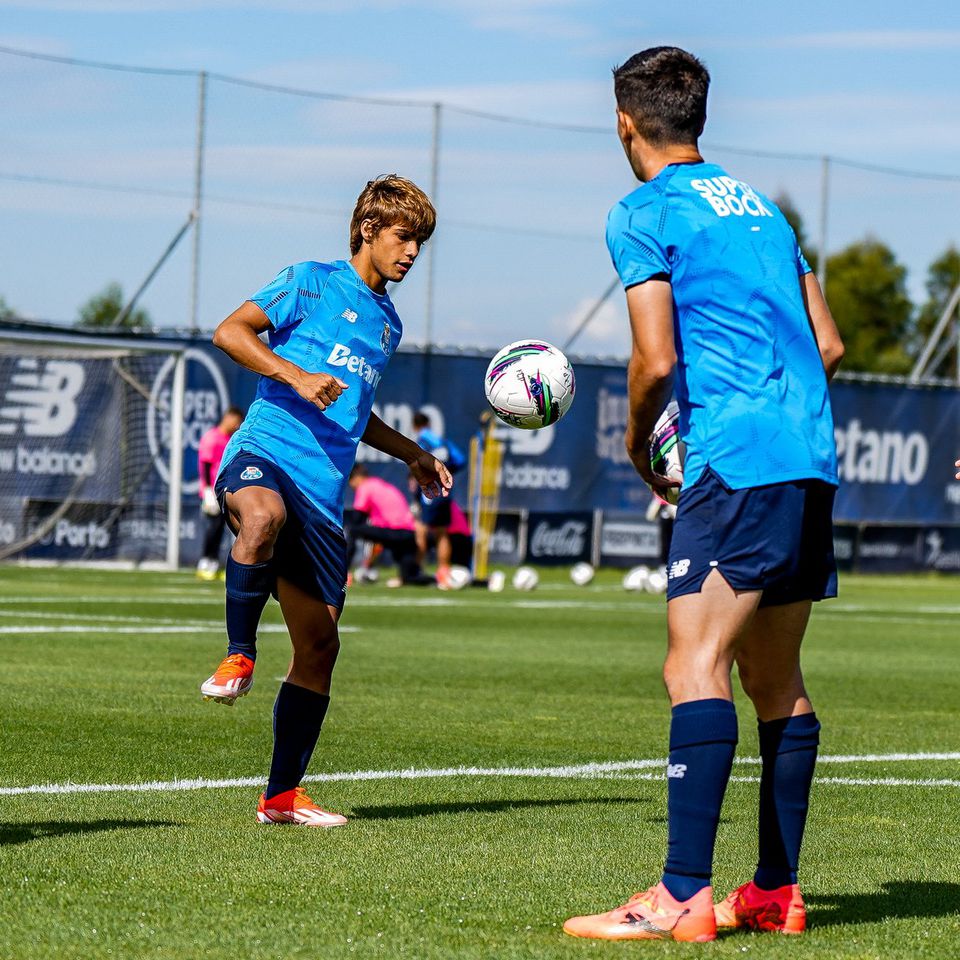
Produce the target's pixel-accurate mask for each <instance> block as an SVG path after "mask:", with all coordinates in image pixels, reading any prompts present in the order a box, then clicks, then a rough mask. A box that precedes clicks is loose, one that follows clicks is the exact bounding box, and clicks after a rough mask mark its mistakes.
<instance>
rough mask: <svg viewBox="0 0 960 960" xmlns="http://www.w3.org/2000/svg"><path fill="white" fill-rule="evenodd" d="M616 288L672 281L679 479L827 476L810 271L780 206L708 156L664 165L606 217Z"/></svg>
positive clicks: (831, 472)
mask: <svg viewBox="0 0 960 960" xmlns="http://www.w3.org/2000/svg"><path fill="white" fill-rule="evenodd" d="M607 247H608V249H609V250H610V256H611V257H612V258H613V264H614V266H615V267H616V270H617V273H618V274H619V275H620V279H621V281H622V282H623V285H624V287H631V286H634V285H635V284H638V283H643V282H644V281H645V280H650V279H652V278H654V277H658V278H663V279H666V280H669V282H670V285H671V288H672V291H673V303H674V320H673V323H674V338H675V342H676V350H677V376H676V386H675V389H676V396H677V403H678V404H679V407H680V433H681V436H682V437H683V439H684V442H685V443H686V447H687V454H686V463H685V465H684V483H685V484H692V483H695V482H696V481H697V479H698V478H699V477H700V475H701V473H702V472H703V471H704V470H705V469H706V468H707V467H708V466H709V467H711V468H712V469H713V471H714V472H715V473H717V474H718V475H719V476H720V478H721V479H722V480H723V481H724V482H725V483H726V484H727V486H729V487H731V488H733V489H742V488H744V487H757V486H763V485H764V484H769V483H785V482H788V481H790V480H801V479H820V480H825V481H826V482H828V483H832V484H836V483H837V482H838V478H837V458H836V447H835V444H834V438H833V415H832V413H831V410H830V396H829V393H828V390H827V378H826V374H825V372H824V369H823V362H822V360H821V357H820V351H819V349H818V348H817V344H816V340H815V338H814V335H813V331H812V329H811V327H810V321H809V318H808V316H807V311H806V307H805V306H804V302H803V296H802V293H801V289H800V278H801V277H802V276H803V274H805V273H807V272H809V270H810V267H809V266H808V264H807V262H806V260H805V259H804V257H803V254H802V253H801V252H800V249H799V247H798V245H797V240H796V237H795V236H794V233H793V230H792V229H791V227H790V225H789V224H788V223H787V221H786V219H785V218H784V216H783V214H782V213H781V212H780V211H779V210H778V209H777V207H776V205H775V204H773V203H772V202H771V201H770V200H768V199H767V198H766V197H765V196H763V195H762V194H760V193H758V192H757V191H756V190H754V189H753V188H752V187H750V186H748V185H747V184H745V183H743V181H740V180H735V179H734V178H733V177H731V176H729V175H728V174H727V173H726V172H725V171H724V170H723V169H722V168H720V167H718V166H717V165H716V164H712V163H691V164H671V165H669V166H668V167H666V168H665V169H664V170H663V171H661V172H660V174H658V175H657V176H656V177H655V178H654V179H653V180H650V181H649V182H648V183H645V184H643V185H642V186H641V187H639V188H638V189H637V190H634V191H633V193H631V194H629V195H628V196H626V197H624V199H623V200H621V201H620V202H619V203H618V204H617V205H616V206H614V207H613V209H612V210H611V211H610V215H609V217H608V218H607Z"/></svg>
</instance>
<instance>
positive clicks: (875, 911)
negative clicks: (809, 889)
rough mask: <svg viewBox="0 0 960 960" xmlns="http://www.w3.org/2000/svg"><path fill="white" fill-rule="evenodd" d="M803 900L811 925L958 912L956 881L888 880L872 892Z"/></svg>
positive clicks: (959, 885)
mask: <svg viewBox="0 0 960 960" xmlns="http://www.w3.org/2000/svg"><path fill="white" fill-rule="evenodd" d="M806 900H807V906H808V907H810V908H811V909H810V925H811V926H812V927H814V928H818V927H836V926H840V925H841V924H849V923H878V922H879V921H881V920H897V919H900V918H904V919H905V918H907V917H947V916H950V915H952V914H956V913H960V883H944V882H940V881H926V880H910V881H905V880H892V881H890V882H888V883H885V884H883V889H882V890H876V891H873V892H872V893H838V894H832V895H831V894H823V895H820V896H813V895H811V896H809V897H807V898H806Z"/></svg>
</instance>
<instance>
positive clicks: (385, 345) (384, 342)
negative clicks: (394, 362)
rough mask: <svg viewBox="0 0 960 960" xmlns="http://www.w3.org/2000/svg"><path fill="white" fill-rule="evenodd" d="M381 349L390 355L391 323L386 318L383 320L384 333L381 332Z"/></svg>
mask: <svg viewBox="0 0 960 960" xmlns="http://www.w3.org/2000/svg"><path fill="white" fill-rule="evenodd" d="M380 349H381V350H383V352H384V353H385V354H386V355H387V356H388V357H389V356H390V324H389V323H387V321H386V320H384V321H383V333H382V334H380Z"/></svg>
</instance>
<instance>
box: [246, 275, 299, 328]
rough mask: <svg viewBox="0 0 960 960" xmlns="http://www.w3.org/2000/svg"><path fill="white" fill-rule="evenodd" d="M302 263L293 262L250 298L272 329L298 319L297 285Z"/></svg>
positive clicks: (286, 325) (290, 323) (292, 322)
mask: <svg viewBox="0 0 960 960" xmlns="http://www.w3.org/2000/svg"><path fill="white" fill-rule="evenodd" d="M303 266H304V264H295V265H294V266H292V267H287V268H286V269H285V270H281V271H280V273H278V274H277V277H276V279H275V280H273V282H271V283H268V284H267V285H266V286H265V287H261V288H260V289H259V290H258V291H257V292H256V293H255V294H254V295H253V296H252V297H250V300H251V301H252V302H253V303H255V304H256V305H257V306H258V307H259V308H260V309H261V310H262V311H263V312H264V313H265V314H266V315H267V319H268V320H269V321H270V325H271V326H272V327H273V329H274V330H282V329H283V328H284V327H289V326H292V325H293V324H295V323H296V322H297V321H298V320H299V319H300V313H299V310H298V306H299V299H300V297H299V290H298V288H299V286H300V277H299V275H300V273H301V268H302V267H303Z"/></svg>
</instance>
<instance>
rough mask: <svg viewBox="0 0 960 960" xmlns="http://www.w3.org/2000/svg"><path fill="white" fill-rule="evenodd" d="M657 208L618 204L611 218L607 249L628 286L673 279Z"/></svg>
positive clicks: (609, 217)
mask: <svg viewBox="0 0 960 960" xmlns="http://www.w3.org/2000/svg"><path fill="white" fill-rule="evenodd" d="M653 210H654V207H653V205H651V206H648V207H642V208H640V209H634V210H630V209H628V208H627V207H626V206H624V204H622V203H618V204H617V205H616V206H615V207H614V208H613V209H612V210H611V211H610V214H609V216H608V217H607V249H608V250H609V251H610V259H611V260H612V261H613V266H614V269H615V270H616V271H617V275H618V276H619V277H620V282H621V283H622V284H623V285H624V287H632V286H635V285H636V284H638V283H643V282H644V281H645V280H650V279H651V278H652V277H656V276H667V277H669V276H670V259H669V257H668V255H667V251H666V249H665V246H664V244H663V241H662V238H661V237H660V236H659V234H658V231H657V226H658V224H659V219H660V218H659V216H658V215H656V214H653V215H651V214H652V211H653Z"/></svg>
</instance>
